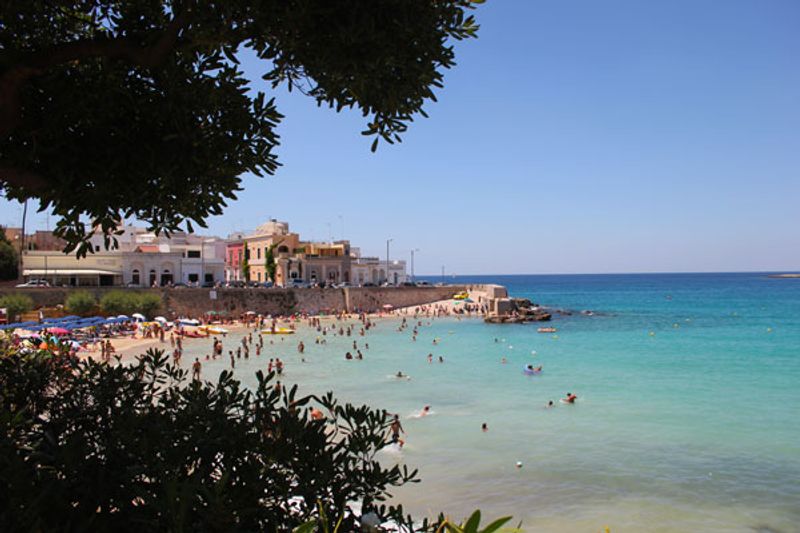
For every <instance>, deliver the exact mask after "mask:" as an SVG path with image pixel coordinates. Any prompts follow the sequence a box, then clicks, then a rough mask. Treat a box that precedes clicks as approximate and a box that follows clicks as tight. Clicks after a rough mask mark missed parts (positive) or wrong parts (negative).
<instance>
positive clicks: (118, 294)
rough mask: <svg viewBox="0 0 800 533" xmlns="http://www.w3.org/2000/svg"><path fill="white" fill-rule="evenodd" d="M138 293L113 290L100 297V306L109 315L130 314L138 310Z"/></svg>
mask: <svg viewBox="0 0 800 533" xmlns="http://www.w3.org/2000/svg"><path fill="white" fill-rule="evenodd" d="M137 303H138V298H137V294H136V293H134V292H129V291H111V292H108V293H106V294H104V295H103V297H102V298H100V307H101V308H102V309H103V312H104V313H105V314H107V315H130V314H131V313H135V312H136V304H137Z"/></svg>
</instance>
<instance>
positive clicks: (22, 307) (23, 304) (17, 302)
mask: <svg viewBox="0 0 800 533" xmlns="http://www.w3.org/2000/svg"><path fill="white" fill-rule="evenodd" d="M0 307H5V308H6V309H8V317H9V320H12V321H13V320H16V319H17V315H21V314H22V313H25V312H27V311H30V310H31V309H33V300H31V297H30V296H28V295H27V294H7V295H6V296H3V297H2V298H0Z"/></svg>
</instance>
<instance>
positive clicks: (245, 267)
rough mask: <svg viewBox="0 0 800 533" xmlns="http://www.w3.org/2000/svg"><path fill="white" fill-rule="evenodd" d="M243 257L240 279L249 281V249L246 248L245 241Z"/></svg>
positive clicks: (245, 243)
mask: <svg viewBox="0 0 800 533" xmlns="http://www.w3.org/2000/svg"><path fill="white" fill-rule="evenodd" d="M243 253H244V257H243V258H242V279H243V280H245V281H250V249H249V248H248V247H247V241H244V249H243Z"/></svg>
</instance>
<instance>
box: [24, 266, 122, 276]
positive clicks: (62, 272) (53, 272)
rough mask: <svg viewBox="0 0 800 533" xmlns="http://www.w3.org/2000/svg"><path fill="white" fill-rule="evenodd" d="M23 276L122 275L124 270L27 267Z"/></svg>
mask: <svg viewBox="0 0 800 533" xmlns="http://www.w3.org/2000/svg"><path fill="white" fill-rule="evenodd" d="M22 275H23V276H80V275H84V276H97V275H108V276H121V275H122V272H114V271H113V270H91V269H83V268H48V269H47V270H45V269H43V268H26V269H25V270H23V271H22Z"/></svg>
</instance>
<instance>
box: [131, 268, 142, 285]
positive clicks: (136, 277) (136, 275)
mask: <svg viewBox="0 0 800 533" xmlns="http://www.w3.org/2000/svg"><path fill="white" fill-rule="evenodd" d="M131 283H132V284H134V285H139V283H140V281H139V269H138V268H134V269H133V272H131Z"/></svg>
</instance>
